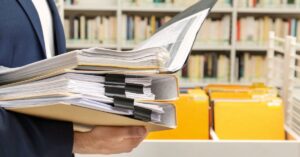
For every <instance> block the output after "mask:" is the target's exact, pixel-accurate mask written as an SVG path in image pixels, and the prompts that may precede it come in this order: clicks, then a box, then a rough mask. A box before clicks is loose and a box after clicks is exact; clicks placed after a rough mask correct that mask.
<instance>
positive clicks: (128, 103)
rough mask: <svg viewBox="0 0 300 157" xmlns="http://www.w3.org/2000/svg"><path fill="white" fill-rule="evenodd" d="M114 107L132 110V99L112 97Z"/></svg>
mask: <svg viewBox="0 0 300 157" xmlns="http://www.w3.org/2000/svg"><path fill="white" fill-rule="evenodd" d="M114 107H119V108H123V109H130V110H134V109H135V107H134V99H130V98H124V97H114Z"/></svg>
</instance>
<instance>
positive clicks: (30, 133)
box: [0, 108, 73, 157]
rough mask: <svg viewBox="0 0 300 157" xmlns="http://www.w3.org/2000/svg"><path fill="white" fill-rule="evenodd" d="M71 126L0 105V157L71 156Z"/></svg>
mask: <svg viewBox="0 0 300 157" xmlns="http://www.w3.org/2000/svg"><path fill="white" fill-rule="evenodd" d="M72 148H73V125H72V124H71V123H67V122H57V121H51V120H45V119H40V118H35V117H30V116H25V115H22V114H18V113H13V112H9V111H6V110H4V109H2V108H0V156H1V157H24V156H28V157H72Z"/></svg>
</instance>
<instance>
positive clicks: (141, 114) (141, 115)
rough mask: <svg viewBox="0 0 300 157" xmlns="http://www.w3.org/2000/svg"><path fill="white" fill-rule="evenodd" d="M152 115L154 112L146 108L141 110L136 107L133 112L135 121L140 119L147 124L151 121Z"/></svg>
mask: <svg viewBox="0 0 300 157" xmlns="http://www.w3.org/2000/svg"><path fill="white" fill-rule="evenodd" d="M151 115H152V111H151V110H149V109H146V108H141V107H138V106H134V110H133V118H134V119H139V120H142V121H145V122H150V121H151Z"/></svg>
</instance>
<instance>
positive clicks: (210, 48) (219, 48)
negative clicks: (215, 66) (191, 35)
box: [121, 43, 232, 51]
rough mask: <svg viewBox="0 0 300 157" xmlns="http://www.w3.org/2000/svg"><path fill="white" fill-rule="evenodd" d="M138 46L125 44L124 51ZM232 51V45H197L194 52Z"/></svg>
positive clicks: (123, 45)
mask: <svg viewBox="0 0 300 157" xmlns="http://www.w3.org/2000/svg"><path fill="white" fill-rule="evenodd" d="M135 46H136V44H132V43H125V44H122V46H121V48H122V49H133V48H134V47H135ZM231 49H232V46H230V45H220V46H215V45H213V44H208V45H207V44H195V45H194V47H193V51H230V50H231Z"/></svg>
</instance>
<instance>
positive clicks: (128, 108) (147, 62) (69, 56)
mask: <svg viewBox="0 0 300 157" xmlns="http://www.w3.org/2000/svg"><path fill="white" fill-rule="evenodd" d="M215 2H216V1H212V0H202V1H200V2H198V3H196V4H195V5H193V6H191V7H190V8H188V9H187V10H185V11H184V12H182V13H180V14H178V15H177V16H175V17H174V18H173V19H171V20H170V21H169V22H167V23H166V24H165V25H163V26H162V27H160V28H159V29H158V30H156V33H155V34H154V35H153V36H151V37H150V38H149V39H148V40H146V41H145V42H144V43H142V44H140V45H139V46H138V47H136V48H135V49H134V50H132V51H115V50H108V49H103V48H89V49H83V50H75V51H72V52H69V53H66V54H63V55H60V56H56V57H53V58H50V59H46V60H42V61H39V62H36V63H32V64H28V65H25V66H23V67H18V68H4V67H1V68H0V78H1V79H0V85H1V86H0V93H1V98H0V99H1V101H0V106H1V107H3V108H5V109H6V110H10V111H14V112H19V113H23V114H28V115H32V116H38V117H43V118H48V119H54V120H62V121H71V122H73V123H75V124H80V125H84V126H91V127H92V126H97V125H109V126H145V127H146V128H147V129H148V130H149V131H158V130H166V129H172V128H175V127H176V110H175V107H174V106H173V104H172V100H175V99H177V97H178V83H177V82H178V81H177V78H176V77H175V76H174V75H172V74H171V73H175V72H177V71H179V70H180V69H181V68H182V67H183V65H184V63H185V62H186V60H187V58H188V56H189V54H190V51H191V49H192V46H193V44H194V41H195V39H196V35H197V33H198V31H199V29H200V27H201V25H202V23H203V21H204V20H205V18H206V17H207V16H208V14H209V12H210V10H211V8H212V7H213V6H214V4H215ZM104 19H105V17H104ZM138 20H139V19H138ZM74 21H75V20H74ZM81 21H82V19H81ZM86 21H87V23H88V24H87V25H86V27H91V28H92V27H94V26H95V24H93V22H92V21H89V19H86ZM153 22H155V26H159V24H158V21H157V20H155V21H154V20H153ZM76 25H78V27H80V22H79V21H78V22H77V24H76ZM104 25H105V24H104ZM153 25H154V24H153ZM78 30H80V29H77V31H75V32H76V34H78V35H80V33H79V32H78ZM83 34H84V33H83ZM92 34H93V32H89V31H87V32H85V34H84V35H85V36H88V35H92ZM78 115H80V116H78Z"/></svg>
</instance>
